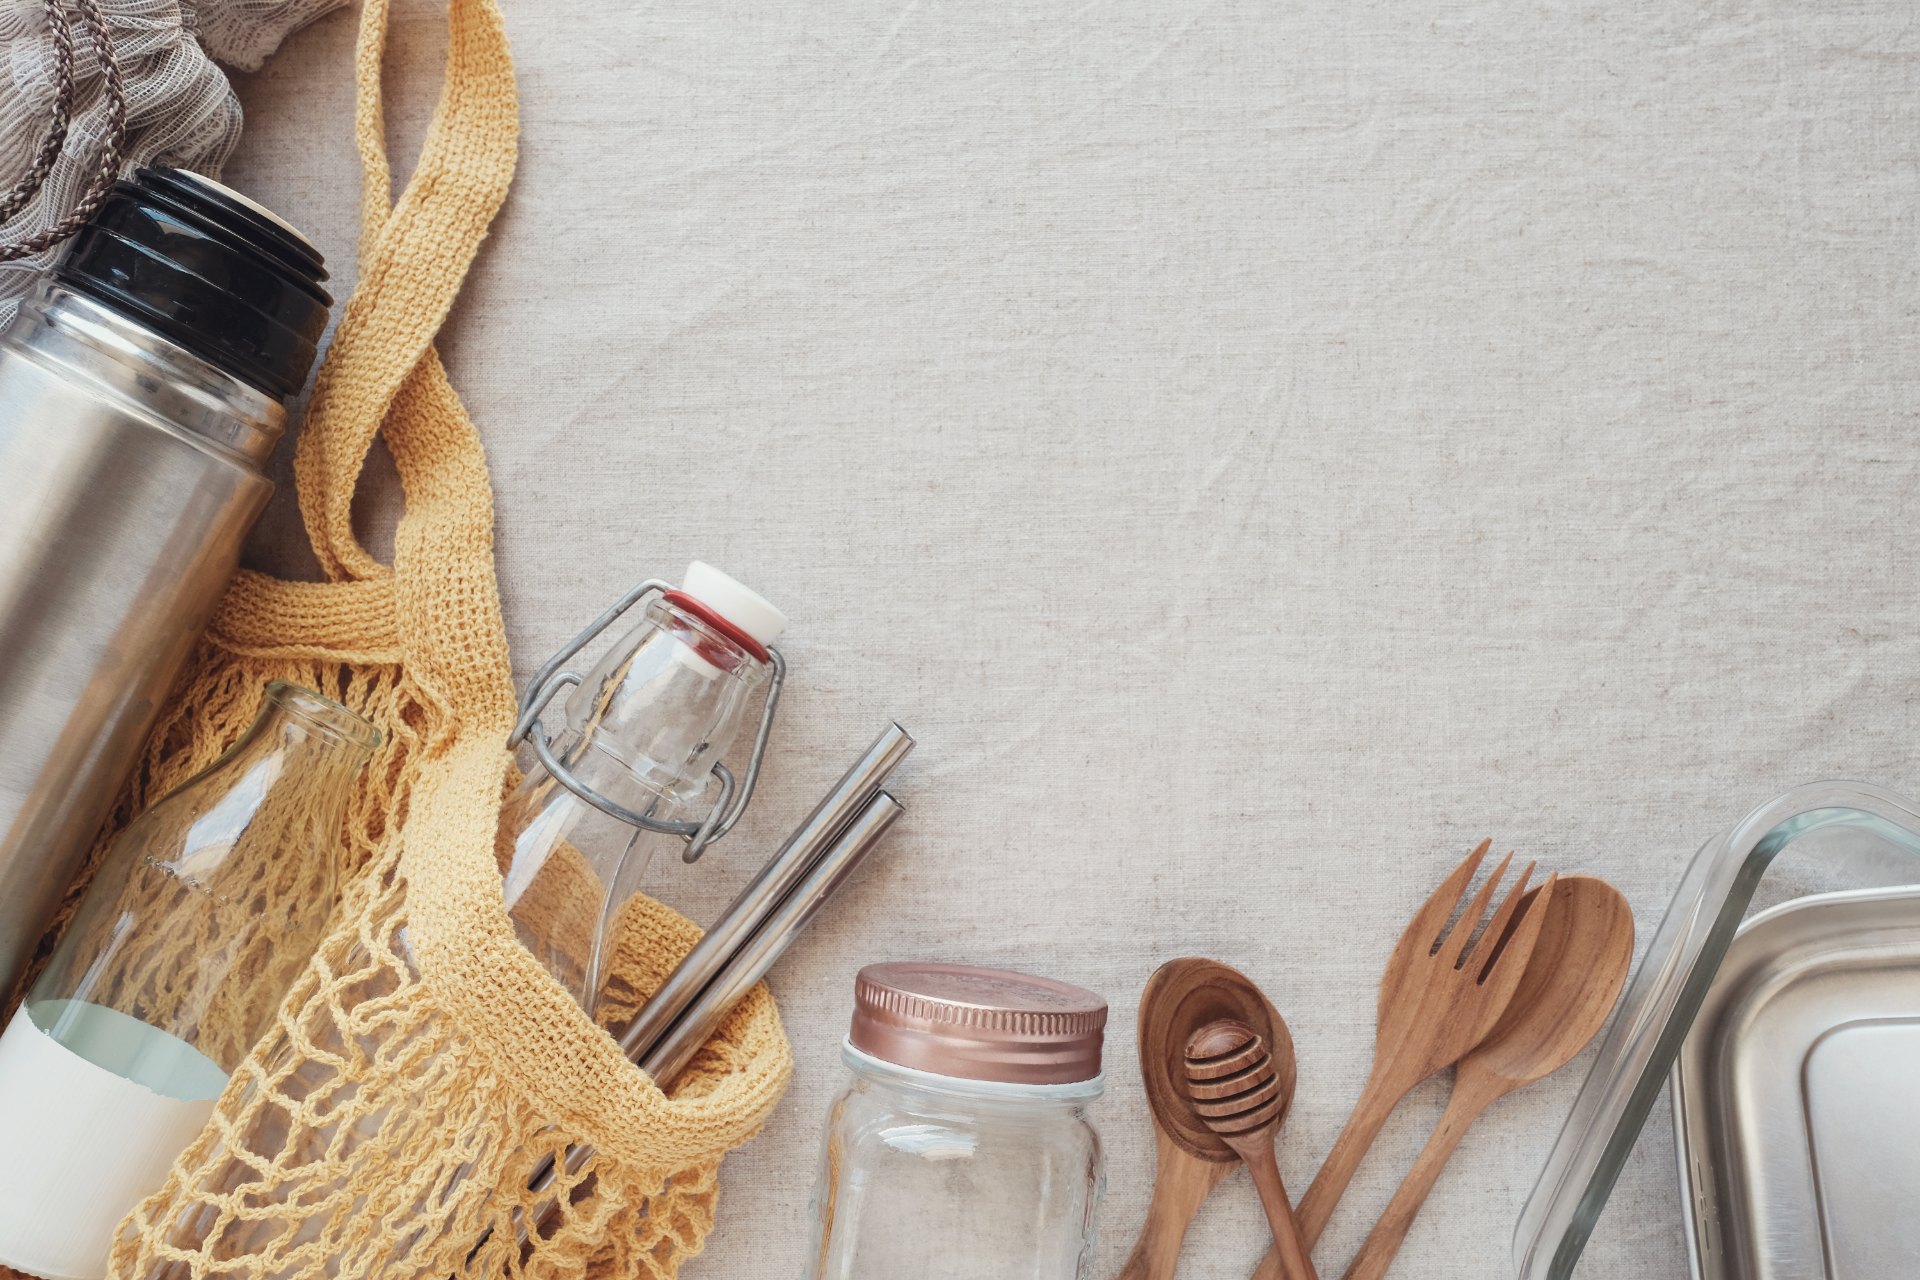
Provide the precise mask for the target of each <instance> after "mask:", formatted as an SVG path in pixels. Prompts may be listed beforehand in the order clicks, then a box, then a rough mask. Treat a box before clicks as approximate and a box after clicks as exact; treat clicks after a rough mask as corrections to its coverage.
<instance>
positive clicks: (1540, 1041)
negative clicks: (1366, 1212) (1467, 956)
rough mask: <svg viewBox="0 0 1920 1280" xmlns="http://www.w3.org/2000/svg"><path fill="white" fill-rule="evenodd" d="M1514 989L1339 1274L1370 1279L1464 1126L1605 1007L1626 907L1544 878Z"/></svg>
mask: <svg viewBox="0 0 1920 1280" xmlns="http://www.w3.org/2000/svg"><path fill="white" fill-rule="evenodd" d="M1544 914H1545V919H1544V921H1543V922H1542V924H1541V926H1540V939H1539V941H1538V942H1536V943H1535V944H1534V948H1533V955H1532V957H1531V958H1529V959H1528V961H1527V973H1526V976H1525V977H1524V978H1522V979H1521V981H1520V989H1519V991H1517V992H1516V993H1515V994H1514V997H1513V1001H1512V1003H1510V1004H1508V1005H1507V1010H1506V1012H1505V1013H1503V1014H1501V1015H1500V1021H1499V1023H1498V1025H1496V1026H1495V1027H1494V1029H1493V1032H1492V1034H1490V1035H1489V1036H1488V1037H1487V1038H1486V1039H1485V1040H1483V1041H1482V1042H1481V1043H1480V1047H1479V1048H1477V1049H1475V1050H1474V1051H1473V1052H1472V1053H1470V1054H1468V1055H1467V1056H1466V1057H1465V1058H1463V1059H1461V1061H1460V1065H1459V1067H1458V1068H1457V1070H1456V1072H1455V1075H1454V1078H1453V1095H1452V1096H1451V1097H1450V1098H1448V1100H1447V1111H1446V1114H1445V1115H1443V1116H1441V1117H1440V1123H1439V1125H1438V1127H1436V1128H1435V1129H1434V1131H1433V1136H1432V1137H1431V1138H1429V1139H1428V1140H1427V1146H1426V1149H1425V1150H1424V1151H1422V1152H1421V1153H1420V1158H1419V1159H1418V1160H1416V1161H1414V1165H1413V1169H1412V1170H1411V1171H1410V1172H1409V1173H1408V1174H1407V1178H1406V1181H1404V1182H1402V1183H1401V1184H1400V1189H1399V1191H1397V1192H1395V1193H1394V1197H1393V1202H1392V1203H1391V1204H1389V1205H1388V1206H1387V1211H1386V1212H1385V1213H1384V1214H1382V1215H1381V1217H1380V1221H1379V1222H1378V1223H1376V1224H1375V1225H1374V1228H1373V1232H1372V1234H1370V1235H1369V1236H1368V1237H1367V1242H1366V1243H1365V1244H1364V1245H1362V1246H1361V1247H1360V1252H1359V1254H1358V1255H1357V1256H1356V1257H1355V1258H1354V1260H1353V1265H1352V1266H1350V1267H1348V1268H1347V1275H1346V1280H1379V1277H1381V1276H1384V1275H1385V1274H1386V1273H1387V1268H1388V1267H1389V1266H1391V1265H1392V1263H1393V1257H1394V1254H1396V1253H1397V1252H1399V1249H1400V1243H1401V1241H1403V1240H1405V1239H1406V1236H1407V1230H1408V1228H1410V1227H1412V1226H1413V1220H1414V1218H1416V1217H1417V1216H1419V1213H1420V1206H1421V1205H1422V1204H1424V1203H1426V1199H1427V1193H1428V1192H1430V1191H1432V1190H1433V1184H1434V1181H1435V1179H1437V1178H1438V1177H1439V1176H1440V1171H1441V1170H1442V1169H1444V1168H1446V1165H1447V1161H1448V1159H1450V1158H1451V1157H1452V1155H1453V1152H1454V1148H1456V1147H1457V1146H1459V1145H1460V1139H1461V1137H1462V1136H1463V1135H1465V1133H1466V1132H1467V1128H1468V1126H1470V1125H1471V1124H1473V1122H1474V1121H1475V1120H1478V1119H1479V1118H1480V1114H1481V1113H1482V1112H1484V1111H1485V1110H1486V1109H1487V1108H1488V1107H1490V1106H1492V1105H1493V1104H1494V1103H1496V1102H1498V1101H1499V1100H1500V1099H1501V1098H1504V1097H1506V1096H1507V1095H1508V1094H1510V1093H1512V1092H1513V1091H1514V1090H1516V1089H1522V1088H1525V1087H1526V1086H1527V1085H1530V1084H1532V1083H1534V1082H1535V1081H1537V1080H1542V1079H1545V1078H1546V1077H1547V1076H1550V1075H1552V1074H1553V1073H1554V1072H1556V1071H1558V1070H1559V1069H1560V1068H1561V1067H1564V1066H1566V1065H1567V1063H1569V1062H1571V1061H1573V1059H1574V1057H1575V1056H1576V1055H1578V1054H1579V1052H1580V1050H1582V1049H1584V1048H1586V1046H1587V1042H1588V1041H1589V1040H1591V1039H1593V1037H1594V1036H1595V1035H1597V1034H1599V1031H1600V1027H1601V1025H1602V1024H1603V1023H1605V1022H1606V1020H1607V1015H1608V1014H1609V1013H1611V1012H1612V1011H1613V1004H1614V1001H1615V1000H1617V999H1618V998H1619V996H1620V988H1621V987H1623V986H1624V985H1626V981H1627V969H1628V968H1629V967H1630V966H1631V965H1632V963H1633V911H1632V909H1631V908H1629V907H1628V906H1627V900H1626V899H1625V898H1624V897H1622V896H1621V895H1620V891H1619V890H1618V889H1615V888H1614V887H1613V886H1612V885H1610V884H1608V883H1607V882H1606V881H1604V880H1596V879H1594V878H1593V877H1591V876H1564V877H1562V878H1561V879H1560V880H1559V881H1557V882H1556V883H1555V885H1554V887H1553V901H1551V902H1549V903H1548V904H1547V908H1546V911H1545V913H1544Z"/></svg>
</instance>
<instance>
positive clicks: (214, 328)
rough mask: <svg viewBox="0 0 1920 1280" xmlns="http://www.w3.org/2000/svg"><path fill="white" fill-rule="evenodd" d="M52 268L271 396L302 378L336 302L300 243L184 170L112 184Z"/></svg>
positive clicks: (247, 204)
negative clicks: (99, 204)
mask: <svg viewBox="0 0 1920 1280" xmlns="http://www.w3.org/2000/svg"><path fill="white" fill-rule="evenodd" d="M53 273H54V276H55V278H56V279H58V280H59V281H60V282H61V283H62V284H65V285H67V286H68V287H69V288H72V289H75V290H78V291H79V292H82V293H85V294H87V295H88V296H89V297H92V298H95V299H97V300H99V301H100V302H103V303H105V304H106V305H108V306H110V307H112V308H113V309H114V310H116V311H119V312H121V313H123V314H125V315H127V316H129V317H131V318H133V319H135V320H138V321H139V322H140V323H142V324H144V325H146V326H147V327H149V328H151V329H153V330H154V331H156V332H158V333H160V334H161V335H163V336H164V337H167V338H170V339H172V340H173V341H175V342H177V343H179V344H180V345H181V346H183V347H185V348H187V349H188V350H189V351H192V352H193V353H194V354H195V355H198V356H200V357H201V358H202V359H205V360H207V361H208V362H210V363H212V364H214V365H217V366H219V367H220V368H222V369H224V370H226V371H227V372H228V373H231V374H232V375H233V376H235V377H236V378H239V379H241V380H242V381H245V382H248V383H251V384H252V385H254V386H256V387H258V388H260V389H261V390H262V391H265V392H266V393H267V394H269V395H271V396H273V397H275V398H276V399H284V398H285V397H287V396H289V395H291V394H292V393H293V392H295V391H297V390H299V388H300V385H301V384H302V383H303V382H305V381H306V380H307V372H308V371H309V370H310V369H312V368H313V358H314V353H315V351H316V349H317V348H318V345H319V342H320V336H321V334H323V333H324V332H325V331H326V327H327V311H328V308H330V307H331V306H332V305H333V299H332V297H331V296H329V295H328V293H327V291H326V290H325V289H323V288H321V287H320V282H321V281H323V280H325V279H326V278H327V268H326V262H325V259H323V258H322V257H321V256H320V251H319V250H318V249H315V248H314V247H313V246H312V245H311V244H309V243H307V240H306V238H305V237H304V236H302V235H301V234H300V233H299V232H297V231H295V230H294V229H293V228H292V227H290V226H288V225H287V224H286V223H285V222H282V221H281V220H280V219H279V218H277V217H275V216H274V215H273V214H271V213H269V212H267V210H265V209H263V208H261V207H260V206H259V205H257V204H255V203H253V202H252V201H251V200H248V199H247V198H246V197H245V196H242V195H240V194H239V193H238V192H235V191H229V190H228V189H227V188H225V187H223V186H221V185H220V184H219V183H217V182H214V181H213V180H212V179H210V178H203V177H201V176H200V175H199V174H197V173H189V172H187V171H186V170H184V169H168V168H151V169H142V170H140V171H139V172H138V173H136V174H134V175H133V177H132V178H131V179H123V180H122V181H120V182H119V183H116V184H115V185H114V188H113V191H112V193H111V194H109V195H108V196H107V198H106V200H105V201H104V202H103V203H102V204H101V206H100V209H99V211H98V212H97V213H95V214H94V215H93V217H92V218H91V219H89V220H88V221H87V223H86V225H85V226H83V227H81V228H80V230H79V231H78V232H76V233H75V234H74V237H73V241H72V243H71V244H70V245H69V246H68V248H67V252H66V255H65V256H64V257H62V258H61V260H60V262H59V264H58V265H57V266H56V267H54V272H53Z"/></svg>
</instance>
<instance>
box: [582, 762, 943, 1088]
mask: <svg viewBox="0 0 1920 1280" xmlns="http://www.w3.org/2000/svg"><path fill="white" fill-rule="evenodd" d="M911 750H913V738H912V736H911V735H909V734H908V733H907V731H906V730H905V729H902V728H901V727H900V726H899V725H898V724H890V725H888V726H887V728H886V731H885V732H883V733H882V734H881V735H880V736H879V737H878V738H875V739H874V740H873V745H872V746H870V747H868V748H867V750H866V752H865V754H863V755H862V756H861V757H860V758H859V759H858V760H856V761H855V762H854V764H853V767H852V768H851V769H848V770H847V772H846V773H845V774H844V775H843V776H842V777H841V779H840V781H839V782H837V783H835V784H834V786H833V790H831V791H829V792H828V793H827V795H826V798H825V799H823V800H821V801H820V803H819V804H817V805H815V806H814V809H813V812H812V813H810V814H808V815H807V819H806V821H805V822H802V823H801V824H800V826H799V827H798V828H796V829H795V831H794V833H793V834H792V835H790V836H788V837H787V842H786V843H785V844H784V845H782V846H780V851H779V852H778V853H775V854H774V855H773V857H772V858H771V859H769V860H768V862H767V865H766V866H765V867H763V868H761V870H760V873H759V874H758V875H756V876H755V877H754V878H753V879H752V880H751V881H749V882H748V884H747V887H746V888H744V889H742V890H741V891H740V896H739V897H737V898H735V899H734V900H733V904H732V905H731V906H729V907H728V908H727V909H726V910H725V911H723V912H721V914H720V918H719V920H717V921H715V922H714V925H713V928H711V929H709V930H708V931H707V935H706V936H705V937H704V938H702V939H701V940H700V941H699V943H698V944H697V945H696V946H695V947H694V948H693V950H692V951H689V952H688V953H687V954H686V957H685V958H684V959H683V960H681V962H680V964H679V967H678V968H676V969H675V970H674V971H673V972H672V973H671V974H669V975H667V980H666V981H665V982H664V983H662V984H661V986H660V989H659V990H658V991H656V992H654V993H653V995H652V997H651V998H649V999H648V1001H647V1002H646V1004H644V1005H642V1006H641V1008H640V1011H639V1012H638V1013H637V1014H635V1015H634V1019H633V1021H632V1022H630V1023H628V1024H627V1026H626V1027H625V1028H623V1029H621V1030H618V1031H616V1032H615V1033H614V1038H615V1039H616V1040H618V1041H619V1042H620V1047H621V1048H622V1049H624V1050H625V1051H626V1054H627V1057H629V1058H631V1059H633V1060H634V1061H635V1062H640V1063H643V1064H644V1062H645V1061H646V1059H647V1058H648V1056H649V1055H650V1054H652V1053H653V1051H654V1046H655V1045H656V1044H657V1043H658V1042H659V1041H660V1038H661V1036H663V1035H664V1034H665V1033H666V1031H667V1029H668V1028H669V1027H671V1026H673V1025H674V1023H675V1022H677V1021H679V1020H680V1015H681V1014H682V1013H683V1012H685V1011H686V1008H687V1006H688V1005H690V1004H692V1003H693V1001H694V1000H695V999H696V998H697V997H698V996H699V995H700V993H701V991H702V990H703V989H704V988H705V987H706V986H707V984H708V983H710V982H712V981H713V979H714V977H715V976H716V975H717V974H719V972H720V971H721V969H722V968H723V967H724V966H727V965H729V964H730V963H731V960H732V957H733V954H734V952H736V951H738V950H739V949H740V947H741V946H742V945H743V944H744V943H745V942H746V941H747V939H748V938H749V937H751V936H752V935H753V933H754V931H755V930H756V929H758V928H759V927H760V925H761V923H762V922H763V921H765V920H766V918H767V917H768V915H769V914H770V913H771V912H773V911H774V909H775V908H777V907H778V906H779V904H780V903H781V901H782V900H783V899H785V898H786V896H787V895H788V894H790V893H792V892H793V890H794V886H796V885H798V884H799V883H800V882H801V880H802V879H804V878H805V876H806V874H807V872H808V871H810V870H812V868H813V865H814V863H816V862H818V861H819V860H820V858H821V856H822V855H823V854H824V853H825V851H826V849H827V847H828V845H829V844H830V843H831V842H832V840H833V839H834V837H835V836H838V835H839V834H840V833H841V831H843V830H845V829H846V826H847V824H848V823H849V822H851V821H853V819H854V816H855V815H856V814H858V813H860V811H861V810H862V809H863V808H864V807H865V806H866V804H867V802H868V801H870V800H871V799H873V797H874V796H875V795H877V794H879V791H880V784H881V783H882V782H884V781H886V778H887V775H888V774H889V773H891V772H893V768H894V766H895V765H897V764H899V763H900V762H901V761H902V760H904V759H906V757H907V753H908V752H909V751H911ZM748 985H752V984H748ZM744 989H745V988H742V990H744ZM649 1074H653V1078H654V1079H655V1080H660V1081H661V1083H665V1081H664V1080H661V1077H660V1076H659V1075H658V1074H655V1073H652V1072H649Z"/></svg>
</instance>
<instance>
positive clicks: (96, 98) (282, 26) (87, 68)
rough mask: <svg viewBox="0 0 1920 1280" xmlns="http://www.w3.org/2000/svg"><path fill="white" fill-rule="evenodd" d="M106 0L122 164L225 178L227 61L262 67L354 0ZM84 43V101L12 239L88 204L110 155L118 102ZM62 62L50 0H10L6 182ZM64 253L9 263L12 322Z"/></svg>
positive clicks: (2, 110) (1, 116) (35, 131)
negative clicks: (116, 67)
mask: <svg viewBox="0 0 1920 1280" xmlns="http://www.w3.org/2000/svg"><path fill="white" fill-rule="evenodd" d="M98 3H99V6H100V16H101V17H102V18H103V19H104V20H105V22H106V25H107V29H108V30H109V31H110V32H111V34H112V37H113V49H114V54H115V56H116V57H117V58H118V60H119V62H120V70H121V76H122V81H123V83H124V85H125V89H126V97H127V137H126V148H125V153H124V155H123V156H122V158H121V164H120V170H121V172H122V173H123V174H126V173H131V172H133V170H135V169H137V168H139V167H140V166H141V165H146V164H152V163H153V162H154V161H156V160H164V161H166V162H168V163H170V164H174V165H177V166H179V167H181V168H184V169H192V170H194V171H195V172H197V173H204V174H205V175H207V176H208V177H209V178H217V177H219V176H220V170H221V168H222V166H224V165H225V164H226V162H227V157H228V156H230V155H231V154H232V153H233V148H234V144H235V143H237V142H238V141H239V140H240V103H239V101H238V100H237V99H236V98H235V97H234V96H233V89H232V87H231V86H230V85H229V84H228V83H227V77H226V75H225V74H224V73H223V72H222V71H221V70H220V68H219V67H218V66H217V65H215V64H216V62H219V63H225V64H227V65H228V66H234V67H239V68H241V69H242V70H246V71H257V70H258V69H259V68H260V64H261V63H262V62H264V61H265V60H266V58H267V56H268V55H269V54H271V53H272V52H273V51H274V50H275V49H277V48H279V46H280V42H281V41H282V40H284V39H286V37H287V36H288V35H290V34H292V33H293V32H295V31H297V30H299V29H300V28H301V27H303V26H305V25H306V24H307V23H309V22H311V21H313V20H314V19H315V18H317V17H319V16H320V15H321V14H323V13H326V12H327V11H328V10H330V9H337V8H339V7H340V5H342V4H344V3H345V0H98ZM67 11H68V13H69V14H71V12H72V10H71V8H70V7H69V8H68V9H67ZM73 52H74V84H75V89H76V100H75V102H74V103H73V112H72V121H71V125H70V127H69V130H68V133H67V139H66V143H65V145H64V146H63V147H62V148H61V151H60V155H59V157H58V158H57V159H56V160H55V161H54V163H53V167H52V169H51V170H49V171H48V173H47V180H46V184H45V185H44V186H43V187H42V188H41V191H40V194H39V196H38V197H37V198H36V199H34V200H33V201H31V202H30V203H29V204H28V205H27V206H26V208H24V209H22V210H21V211H20V212H19V213H18V214H16V215H15V216H14V217H13V218H11V219H9V220H7V221H6V222H5V223H3V224H0V242H5V241H13V240H21V239H25V238H26V237H27V236H29V235H32V234H34V233H36V232H40V231H43V230H45V229H46V228H48V227H51V226H53V225H54V224H55V223H57V222H59V221H60V220H61V219H62V218H64V217H65V216H66V215H67V214H68V213H69V212H71V211H72V210H73V209H74V208H75V207H77V206H78V205H79V203H80V200H81V198H82V197H83V196H84V195H85V194H86V190H87V186H88V184H89V183H90V182H91V181H92V180H93V177H94V173H95V169H96V166H97V165H98V164H99V163H100V157H101V148H102V146H103V145H104V142H105V135H106V132H107V115H108V112H107V103H106V98H105V95H104V94H103V93H102V91H101V78H100V66H99V61H98V58H97V56H96V55H95V53H94V49H93V45H92V44H91V42H89V41H88V40H87V39H86V38H85V37H84V36H82V37H79V38H77V39H76V40H75V41H74V50H73ZM56 66H57V63H56V59H55V55H54V41H53V35H52V33H51V32H50V31H49V30H48V29H47V11H46V4H45V0H0V189H5V188H10V187H12V186H13V184H14V183H15V182H17V181H19V180H20V178H21V177H22V176H23V175H24V174H25V173H26V172H27V169H28V167H29V166H30V165H31V164H32V162H33V157H34V152H35V149H36V148H37V147H38V146H39V145H40V140H41V137H42V135H43V134H45V132H46V130H47V126H48V122H49V120H50V119H51V117H52V113H53V105H54V98H55V96H56V93H57V85H58V83H59V77H58V74H57V72H56ZM59 254H60V246H59V245H54V246H53V247H51V248H49V249H45V250H43V251H41V252H40V253H37V254H34V255H32V256H30V257H26V258H23V259H21V260H20V261H18V262H12V263H7V264H5V265H4V266H0V325H3V324H5V323H6V322H7V321H8V320H10V319H12V317H13V313H14V312H15V311H16V310H18V309H19V306H20V299H21V298H22V297H23V296H24V295H25V294H26V292H27V290H28V289H30V288H32V287H33V284H34V280H35V278H36V277H37V276H38V274H39V273H40V271H41V270H42V269H44V268H45V267H47V266H48V265H49V264H51V263H52V261H53V260H54V259H55V258H56V257H58V256H59Z"/></svg>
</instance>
